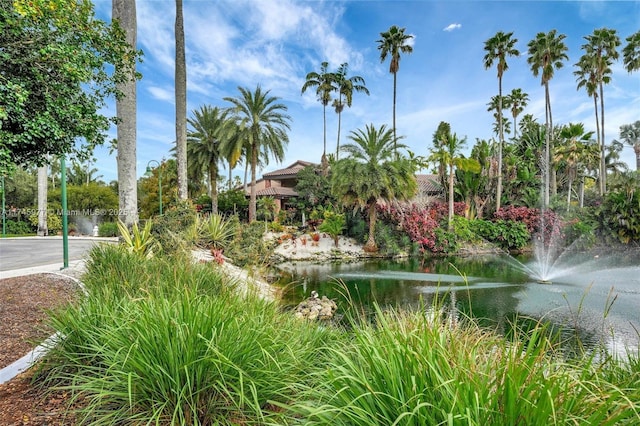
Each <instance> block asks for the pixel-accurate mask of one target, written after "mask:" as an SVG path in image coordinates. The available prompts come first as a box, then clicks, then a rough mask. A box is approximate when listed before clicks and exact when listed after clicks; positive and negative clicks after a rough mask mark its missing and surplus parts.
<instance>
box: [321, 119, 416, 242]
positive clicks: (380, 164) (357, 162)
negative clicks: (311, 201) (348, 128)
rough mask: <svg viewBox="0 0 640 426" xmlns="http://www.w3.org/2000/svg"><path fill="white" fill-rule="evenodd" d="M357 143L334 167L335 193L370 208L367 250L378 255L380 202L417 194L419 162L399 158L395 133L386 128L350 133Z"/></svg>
mask: <svg viewBox="0 0 640 426" xmlns="http://www.w3.org/2000/svg"><path fill="white" fill-rule="evenodd" d="M349 139H351V141H353V143H349V144H346V145H343V146H342V147H341V148H340V150H341V151H342V152H344V153H345V154H347V157H346V158H343V159H340V160H338V161H337V162H336V163H335V164H334V165H333V167H332V173H331V191H332V193H333V194H334V196H336V198H338V199H340V200H342V202H343V203H344V204H345V205H348V206H354V207H359V208H361V209H366V210H367V213H368V217H369V237H368V239H367V242H366V244H365V246H364V249H365V251H368V252H375V251H377V250H378V246H377V245H376V241H375V225H376V218H377V211H376V205H377V203H378V201H387V202H388V201H393V200H400V201H402V200H407V199H409V198H411V197H412V196H413V195H415V193H416V191H417V188H418V184H417V182H416V178H415V170H416V168H415V162H413V161H411V160H409V159H408V158H406V157H404V156H398V154H397V149H398V148H400V149H404V148H406V147H405V146H404V145H402V144H397V142H396V140H395V138H394V137H393V132H392V130H390V129H387V128H386V126H385V125H382V126H380V127H379V128H376V127H375V126H374V125H373V124H370V125H367V126H366V127H365V129H364V130H362V129H357V130H354V131H352V132H351V133H350V135H349Z"/></svg>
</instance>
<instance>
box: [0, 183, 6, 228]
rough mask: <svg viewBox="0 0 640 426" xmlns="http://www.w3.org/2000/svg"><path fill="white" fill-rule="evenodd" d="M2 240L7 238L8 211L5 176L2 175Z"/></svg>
mask: <svg viewBox="0 0 640 426" xmlns="http://www.w3.org/2000/svg"><path fill="white" fill-rule="evenodd" d="M0 183H2V238H5V237H6V236H7V209H6V204H5V196H4V175H2V180H1V181H0Z"/></svg>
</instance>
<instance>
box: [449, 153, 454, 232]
mask: <svg viewBox="0 0 640 426" xmlns="http://www.w3.org/2000/svg"><path fill="white" fill-rule="evenodd" d="M448 225H449V231H451V230H453V163H452V164H450V165H449V221H448Z"/></svg>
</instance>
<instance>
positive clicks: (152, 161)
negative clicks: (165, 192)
mask: <svg viewBox="0 0 640 426" xmlns="http://www.w3.org/2000/svg"><path fill="white" fill-rule="evenodd" d="M151 163H156V164H157V169H158V198H159V199H160V216H162V168H161V166H162V164H160V163H158V162H157V161H156V160H150V161H149V162H148V163H147V170H146V172H145V173H144V175H145V176H146V177H151V176H153V171H152V170H151Z"/></svg>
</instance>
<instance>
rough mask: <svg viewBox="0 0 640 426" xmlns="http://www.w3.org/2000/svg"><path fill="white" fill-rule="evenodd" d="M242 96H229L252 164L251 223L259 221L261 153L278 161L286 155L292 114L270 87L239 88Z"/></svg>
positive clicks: (227, 99)
mask: <svg viewBox="0 0 640 426" xmlns="http://www.w3.org/2000/svg"><path fill="white" fill-rule="evenodd" d="M238 90H240V96H239V97H237V98H231V97H226V98H224V100H225V101H228V102H231V103H232V104H233V108H234V113H235V114H237V117H238V119H239V121H240V123H239V124H240V126H241V129H242V130H241V137H242V138H243V139H244V140H245V141H246V146H247V148H248V154H249V155H248V156H247V159H248V161H249V162H250V164H251V192H250V195H249V222H253V221H254V220H256V167H257V165H258V160H259V157H260V154H261V153H262V154H263V155H264V156H266V157H269V156H270V155H272V156H273V157H275V159H276V160H277V161H282V159H283V158H284V147H285V146H286V145H287V144H288V143H289V135H288V134H287V130H289V129H290V127H291V126H290V124H289V122H290V120H291V117H289V115H287V114H286V113H285V112H286V111H287V107H286V105H284V104H282V103H279V102H278V101H279V99H280V98H278V97H276V96H269V92H270V91H269V90H267V91H263V90H262V88H261V87H260V85H258V86H257V87H256V90H255V91H254V92H253V93H252V92H251V91H249V89H246V88H243V87H238Z"/></svg>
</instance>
